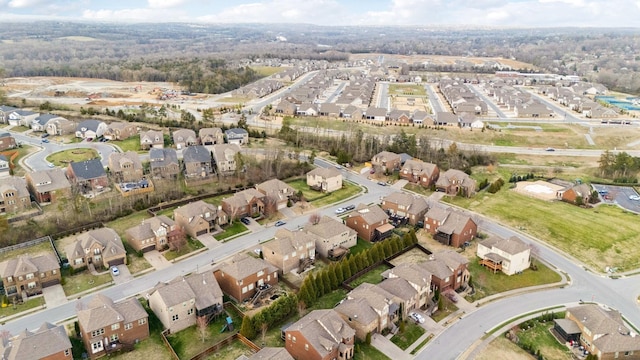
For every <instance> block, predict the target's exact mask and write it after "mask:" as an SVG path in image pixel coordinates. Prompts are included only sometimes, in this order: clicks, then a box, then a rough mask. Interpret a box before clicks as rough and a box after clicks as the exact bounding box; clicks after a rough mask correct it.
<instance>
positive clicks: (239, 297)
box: [213, 254, 278, 302]
mask: <svg viewBox="0 0 640 360" xmlns="http://www.w3.org/2000/svg"><path fill="white" fill-rule="evenodd" d="M213 274H214V275H215V277H216V280H217V281H218V284H220V288H221V289H222V292H223V293H225V294H226V295H227V296H229V297H231V298H233V299H234V300H235V301H237V302H243V301H245V300H248V299H252V298H254V296H259V295H260V294H261V293H263V292H265V291H268V290H269V289H271V287H273V286H275V285H276V284H277V283H278V269H277V268H276V267H274V266H273V265H271V264H269V263H268V262H266V261H264V260H262V259H256V258H254V257H252V256H250V255H247V254H238V255H235V256H234V257H233V258H232V259H231V261H229V262H227V263H224V264H222V265H220V267H219V268H218V269H216V270H214V272H213ZM259 293H260V294H259Z"/></svg>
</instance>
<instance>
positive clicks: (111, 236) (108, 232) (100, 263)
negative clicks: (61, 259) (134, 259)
mask: <svg viewBox="0 0 640 360" xmlns="http://www.w3.org/2000/svg"><path fill="white" fill-rule="evenodd" d="M65 253H66V255H67V259H69V265H71V267H73V268H74V269H78V268H82V267H85V266H89V265H93V266H95V267H96V269H98V268H100V267H103V268H106V269H108V268H110V267H112V266H115V265H122V264H126V263H127V252H126V250H125V249H124V245H122V240H121V239H120V236H119V235H118V233H116V232H115V230H113V229H110V228H100V229H94V230H89V231H87V232H85V233H82V234H80V235H78V237H77V238H76V241H74V242H73V243H71V244H69V245H68V246H67V247H66V248H65Z"/></svg>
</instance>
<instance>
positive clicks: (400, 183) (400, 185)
mask: <svg viewBox="0 0 640 360" xmlns="http://www.w3.org/2000/svg"><path fill="white" fill-rule="evenodd" d="M408 183H409V181H407V180H405V179H400V180H398V181H396V182H395V183H394V184H393V185H391V188H392V189H396V190H402V188H404V186H405V185H407V184H408Z"/></svg>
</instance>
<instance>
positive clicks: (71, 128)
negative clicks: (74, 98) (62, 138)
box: [45, 117, 78, 135]
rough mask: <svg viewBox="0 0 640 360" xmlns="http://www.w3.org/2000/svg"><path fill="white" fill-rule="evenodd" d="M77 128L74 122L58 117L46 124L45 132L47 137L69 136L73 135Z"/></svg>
mask: <svg viewBox="0 0 640 360" xmlns="http://www.w3.org/2000/svg"><path fill="white" fill-rule="evenodd" d="M77 126H78V125H77V124H76V123H75V122H74V121H71V120H67V119H65V118H62V117H58V118H55V119H52V120H51V121H49V122H47V126H46V129H45V131H46V132H47V134H49V135H69V134H73V133H75V131H76V127H77Z"/></svg>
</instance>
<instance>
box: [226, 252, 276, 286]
mask: <svg viewBox="0 0 640 360" xmlns="http://www.w3.org/2000/svg"><path fill="white" fill-rule="evenodd" d="M220 270H221V271H223V272H224V273H225V274H229V275H231V276H232V277H233V278H234V279H236V280H240V279H244V278H246V277H247V276H250V275H253V274H255V273H257V272H258V271H260V270H264V271H265V272H268V273H272V272H273V271H275V269H274V268H273V266H271V264H269V263H268V262H266V261H264V260H262V259H256V258H254V257H253V256H250V255H247V254H237V255H235V256H234V257H233V258H232V259H231V261H229V262H227V263H225V264H223V265H222V266H220Z"/></svg>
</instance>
